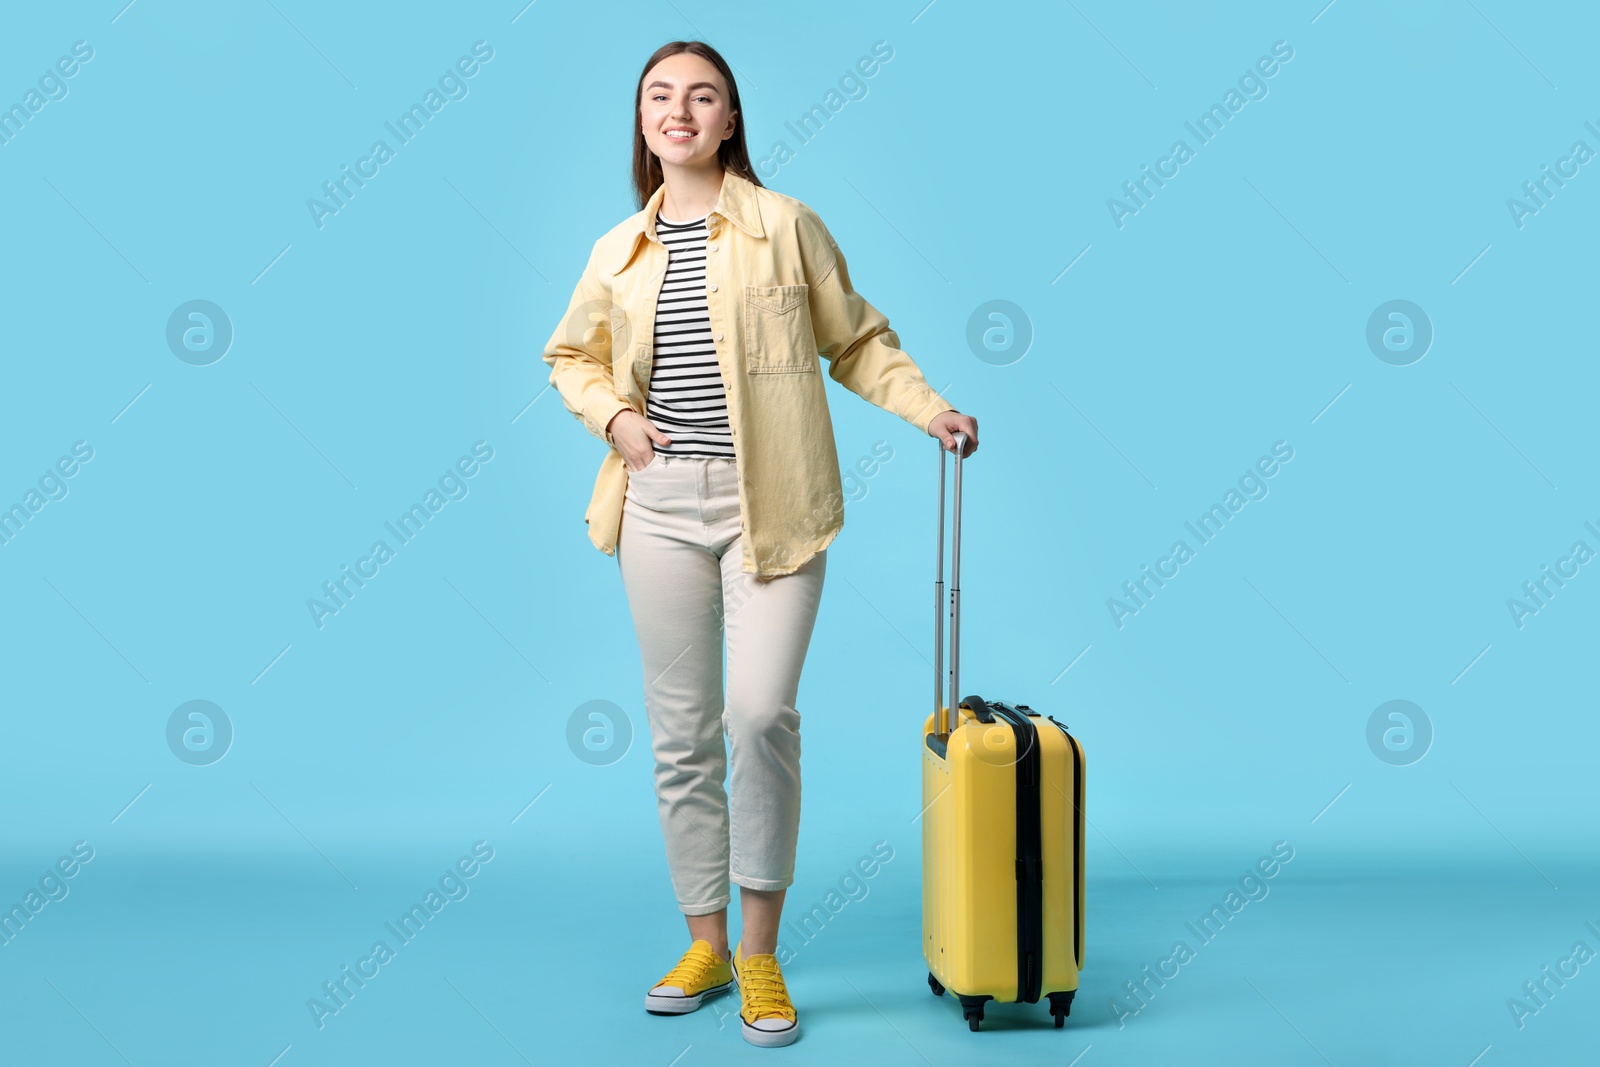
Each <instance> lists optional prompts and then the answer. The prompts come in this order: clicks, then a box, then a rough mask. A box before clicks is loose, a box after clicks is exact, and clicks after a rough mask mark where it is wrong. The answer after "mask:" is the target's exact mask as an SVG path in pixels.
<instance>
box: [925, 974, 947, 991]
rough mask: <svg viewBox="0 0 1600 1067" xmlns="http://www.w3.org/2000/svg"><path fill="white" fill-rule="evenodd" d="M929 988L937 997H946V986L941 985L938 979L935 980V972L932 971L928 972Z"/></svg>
mask: <svg viewBox="0 0 1600 1067" xmlns="http://www.w3.org/2000/svg"><path fill="white" fill-rule="evenodd" d="M928 988H929V989H931V990H933V995H934V996H936V997H942V996H944V986H942V985H940V984H939V979H937V978H935V977H934V976H933V972H932V971H929V972H928Z"/></svg>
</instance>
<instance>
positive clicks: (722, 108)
mask: <svg viewBox="0 0 1600 1067" xmlns="http://www.w3.org/2000/svg"><path fill="white" fill-rule="evenodd" d="M730 107H731V105H730V104H729V102H728V93H727V86H726V85H725V84H724V83H723V80H722V75H721V74H720V73H718V71H717V68H716V67H714V66H712V65H711V64H710V63H708V62H707V61H706V60H704V59H702V58H701V57H700V56H697V55H694V54H693V53H690V52H680V53H678V54H677V55H671V56H668V57H667V58H665V59H663V60H662V61H661V62H659V63H657V64H656V65H655V66H654V67H653V68H651V70H650V71H649V73H647V74H646V75H645V77H644V87H643V88H642V89H641V90H640V93H639V125H640V128H641V129H642V130H643V131H644V142H645V145H646V147H648V148H649V149H650V151H651V152H654V153H655V154H656V156H657V157H658V158H659V159H660V160H661V164H662V166H663V167H667V166H679V167H686V168H691V169H694V168H699V167H705V166H712V165H714V163H713V161H714V160H715V159H716V158H717V149H718V147H719V146H720V145H721V144H722V142H723V141H725V140H727V139H728V138H729V137H732V136H733V131H734V128H735V125H736V123H737V121H738V118H737V116H738V112H735V111H732V110H730Z"/></svg>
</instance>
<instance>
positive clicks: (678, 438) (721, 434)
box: [645, 213, 734, 459]
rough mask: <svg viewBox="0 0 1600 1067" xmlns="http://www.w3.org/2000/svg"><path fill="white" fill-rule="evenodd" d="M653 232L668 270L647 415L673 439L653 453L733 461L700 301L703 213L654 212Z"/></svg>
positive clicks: (658, 318) (712, 349)
mask: <svg viewBox="0 0 1600 1067" xmlns="http://www.w3.org/2000/svg"><path fill="white" fill-rule="evenodd" d="M656 236H657V237H659V238H661V243H662V244H664V245H666V246H667V274H666V277H665V278H663V279H662V282H661V296H660V300H659V302H658V303H657V305H656V325H655V339H654V343H655V363H654V366H653V367H652V368H651V371H650V394H649V397H648V398H647V400H646V403H645V414H646V415H648V416H649V418H650V421H651V422H653V423H655V424H656V426H657V428H659V429H660V430H661V432H662V433H664V434H666V435H667V436H668V437H671V438H672V443H671V444H670V445H655V446H654V448H655V451H657V452H659V453H661V454H662V455H667V456H724V457H727V458H728V459H733V458H734V452H733V430H732V429H731V428H730V427H729V425H728V395H727V391H726V390H725V389H724V388H723V385H722V372H721V370H720V369H719V368H718V365H717V349H716V345H715V344H714V343H713V341H712V339H711V313H710V309H709V308H708V307H707V306H706V236H707V233H706V220H705V217H701V218H698V219H694V220H692V221H689V222H673V221H671V220H669V219H664V218H662V217H661V215H660V214H659V213H657V215H656Z"/></svg>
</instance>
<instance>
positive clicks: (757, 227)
mask: <svg viewBox="0 0 1600 1067" xmlns="http://www.w3.org/2000/svg"><path fill="white" fill-rule="evenodd" d="M755 190H756V185H755V183H754V182H751V181H750V180H749V179H747V178H741V177H740V176H739V175H737V174H735V173H733V171H731V170H725V171H723V173H722V190H721V191H720V192H719V193H718V194H717V203H716V206H715V207H713V208H712V209H711V212H710V214H712V215H720V216H721V217H723V218H725V219H727V220H728V221H729V222H731V223H733V224H734V225H735V226H737V227H739V229H741V230H743V231H744V232H745V233H747V234H749V235H750V236H751V237H765V236H766V230H765V229H763V228H762V226H761V209H760V207H759V206H757V204H756V194H755ZM666 195H667V187H666V185H664V184H663V185H661V186H658V187H657V188H656V191H655V192H653V193H651V194H650V199H649V200H647V201H646V202H645V205H644V208H643V210H641V211H639V212H637V213H636V214H634V215H633V216H631V217H630V218H629V219H628V221H627V224H626V228H625V229H624V230H623V234H622V241H621V244H620V245H619V247H618V252H617V255H616V257H615V259H614V260H613V261H612V263H611V268H610V270H611V273H612V274H617V273H619V272H620V271H621V270H622V268H623V267H626V266H627V265H628V261H629V260H630V259H632V258H633V253H634V250H635V249H636V248H637V247H638V244H639V239H640V238H641V237H643V238H645V239H647V240H652V241H656V242H657V243H659V242H660V240H661V239H660V238H659V237H657V236H656V213H657V212H658V211H660V209H661V201H662V200H663V199H664V198H665V197H666Z"/></svg>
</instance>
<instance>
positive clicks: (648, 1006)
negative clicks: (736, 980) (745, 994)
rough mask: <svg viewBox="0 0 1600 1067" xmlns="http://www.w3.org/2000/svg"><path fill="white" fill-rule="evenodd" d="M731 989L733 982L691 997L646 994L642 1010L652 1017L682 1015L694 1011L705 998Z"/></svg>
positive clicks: (716, 986) (713, 987)
mask: <svg viewBox="0 0 1600 1067" xmlns="http://www.w3.org/2000/svg"><path fill="white" fill-rule="evenodd" d="M732 988H733V982H731V981H728V982H724V983H722V984H721V985H715V986H712V987H711V988H710V989H706V990H703V991H701V992H699V993H696V994H695V995H694V996H692V997H659V996H656V994H654V993H646V994H645V995H644V1010H645V1011H647V1012H649V1013H650V1014H652V1015H683V1014H685V1013H687V1012H691V1011H694V1010H695V1009H696V1008H698V1007H699V1006H700V1004H701V1002H702V1001H704V1000H705V999H706V998H707V997H714V996H716V995H717V994H719V993H726V992H727V991H728V990H730V989H732Z"/></svg>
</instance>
